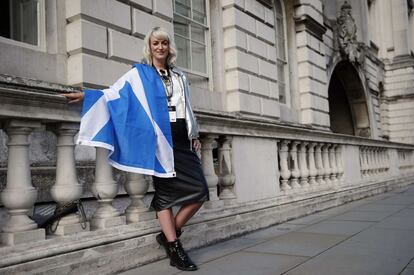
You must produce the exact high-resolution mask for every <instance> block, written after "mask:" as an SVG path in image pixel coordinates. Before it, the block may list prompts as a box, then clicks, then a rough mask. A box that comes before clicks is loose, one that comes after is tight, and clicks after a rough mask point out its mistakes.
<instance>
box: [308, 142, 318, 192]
mask: <svg viewBox="0 0 414 275" xmlns="http://www.w3.org/2000/svg"><path fill="white" fill-rule="evenodd" d="M315 146H316V143H315V142H311V143H309V147H308V163H309V176H310V179H309V184H310V186H311V187H314V186H315V185H317V184H318V183H317V182H316V180H315V177H316V174H317V170H316V166H315V150H314V148H315Z"/></svg>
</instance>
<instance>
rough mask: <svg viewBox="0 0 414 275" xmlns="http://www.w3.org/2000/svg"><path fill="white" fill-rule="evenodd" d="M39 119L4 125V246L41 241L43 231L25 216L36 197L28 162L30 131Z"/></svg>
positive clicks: (38, 124)
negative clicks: (5, 137)
mask: <svg viewBox="0 0 414 275" xmlns="http://www.w3.org/2000/svg"><path fill="white" fill-rule="evenodd" d="M40 127H41V125H40V123H39V122H30V121H19V120H12V121H10V122H8V124H7V125H6V129H5V130H6V132H7V135H8V137H9V141H8V143H7V146H8V159H7V183H6V188H5V189H4V190H3V192H2V193H1V200H2V203H3V204H4V206H5V207H6V209H7V212H8V214H9V220H8V221H7V222H6V224H5V225H4V226H3V228H2V233H1V240H2V243H3V244H6V245H16V244H19V243H24V242H30V241H37V240H44V239H45V230H44V229H38V228H37V224H36V223H35V222H34V221H33V220H31V219H30V218H29V217H28V215H27V214H28V213H29V211H30V210H31V209H32V207H33V205H34V203H35V201H36V199H37V190H36V189H35V188H34V187H33V186H32V179H31V174H30V161H29V142H28V137H29V134H30V133H31V132H32V130H33V129H35V128H40Z"/></svg>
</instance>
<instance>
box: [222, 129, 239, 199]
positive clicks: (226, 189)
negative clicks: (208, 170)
mask: <svg viewBox="0 0 414 275" xmlns="http://www.w3.org/2000/svg"><path fill="white" fill-rule="evenodd" d="M231 141H232V138H231V137H229V136H223V137H222V138H221V139H220V144H221V146H220V147H219V148H218V160H219V175H220V176H219V183H220V186H221V188H222V190H221V192H220V196H219V197H220V199H221V200H223V202H224V204H225V205H232V204H234V203H236V195H235V194H234V184H235V182H236V177H235V176H234V174H233V168H232V161H231Z"/></svg>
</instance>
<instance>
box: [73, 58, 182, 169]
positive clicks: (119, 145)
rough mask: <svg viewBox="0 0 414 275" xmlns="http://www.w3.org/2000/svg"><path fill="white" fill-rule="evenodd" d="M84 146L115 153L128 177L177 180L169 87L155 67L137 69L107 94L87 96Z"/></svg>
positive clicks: (118, 165)
mask: <svg viewBox="0 0 414 275" xmlns="http://www.w3.org/2000/svg"><path fill="white" fill-rule="evenodd" d="M77 143H78V144H82V145H89V146H94V147H103V148H106V149H108V150H110V154H109V163H110V164H111V165H112V166H114V167H116V168H118V169H120V170H124V171H128V172H134V173H140V174H146V175H155V176H158V177H174V176H175V172H174V156H173V149H172V147H173V146H172V136H171V129H170V122H169V115H168V107H167V99H166V95H165V90H164V86H163V84H162V82H161V79H160V78H159V76H158V75H157V73H156V71H155V70H154V68H153V67H151V66H149V65H146V64H136V65H135V66H134V67H133V68H132V69H131V70H130V71H129V72H127V73H126V74H125V75H124V76H122V77H121V78H120V79H119V80H118V81H117V82H116V83H115V84H114V85H112V86H111V87H109V88H108V89H105V90H86V91H85V98H84V102H83V110H82V118H81V125H80V131H79V137H78V140H77Z"/></svg>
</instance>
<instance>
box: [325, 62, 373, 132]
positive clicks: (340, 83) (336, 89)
mask: <svg viewBox="0 0 414 275" xmlns="http://www.w3.org/2000/svg"><path fill="white" fill-rule="evenodd" d="M328 96H329V97H328V100H329V117H330V123H331V130H332V132H334V133H340V134H347V135H355V136H361V137H371V130H370V119H369V113H368V106H367V100H366V96H365V90H364V86H363V85H362V81H361V79H360V77H359V75H358V72H357V70H356V69H355V67H354V66H353V65H352V64H351V63H350V62H348V61H341V62H339V63H338V64H337V65H336V67H335V69H334V71H333V73H332V76H331V79H330V82H329V88H328Z"/></svg>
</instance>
